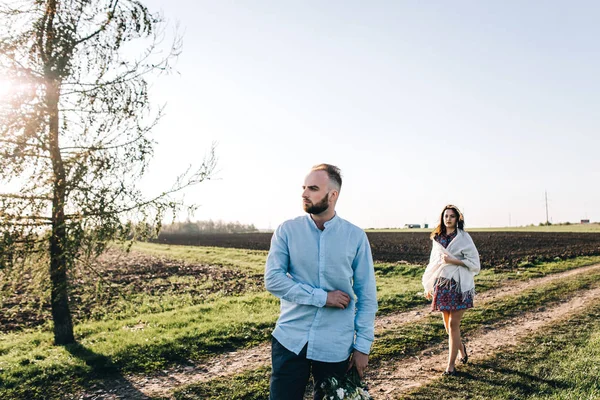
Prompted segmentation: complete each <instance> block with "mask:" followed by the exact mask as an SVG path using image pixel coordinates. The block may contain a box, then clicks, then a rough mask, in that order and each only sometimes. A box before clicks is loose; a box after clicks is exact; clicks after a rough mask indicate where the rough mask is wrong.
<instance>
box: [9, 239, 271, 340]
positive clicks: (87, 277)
mask: <svg viewBox="0 0 600 400" xmlns="http://www.w3.org/2000/svg"><path fill="white" fill-rule="evenodd" d="M98 275H100V276H101V278H100V277H99V276H98ZM172 277H189V278H193V282H194V284H193V285H192V284H189V283H182V282H173V281H172V280H170V279H169V278H172ZM22 278H23V279H19V280H18V282H19V283H18V285H16V287H15V288H11V289H10V290H4V291H3V293H2V294H3V296H1V298H2V308H1V310H0V332H9V331H15V330H21V329H25V328H31V327H35V326H39V325H42V324H43V323H44V322H45V321H49V320H50V303H49V298H50V296H49V288H48V287H43V286H44V285H45V286H47V285H48V280H47V279H46V280H45V281H42V283H40V284H38V286H37V287H36V284H35V283H32V279H31V278H28V277H27V276H24V277H22ZM39 285H41V286H42V287H39ZM70 285H71V287H70V299H71V312H72V314H73V319H74V321H75V322H77V321H82V320H85V319H89V318H92V319H93V318H95V317H98V318H101V317H102V316H103V315H104V313H106V310H111V312H115V311H118V310H115V307H117V303H118V302H119V301H121V296H124V297H126V298H128V297H131V296H133V295H135V294H137V293H148V294H152V295H161V294H164V295H167V294H169V295H176V294H180V293H186V294H187V295H190V296H191V297H192V298H193V299H194V301H195V302H196V303H202V302H203V301H204V299H205V298H206V297H208V296H210V295H211V294H214V293H221V294H224V295H236V294H241V293H244V292H248V291H259V290H264V284H263V277H262V275H260V276H255V275H248V274H245V273H243V272H240V271H236V270H233V269H229V268H226V267H223V266H221V265H203V264H191V263H187V262H183V261H177V260H171V259H167V258H164V257H156V256H151V255H148V254H144V253H141V252H135V251H132V252H130V253H125V252H123V251H120V250H117V249H110V250H108V251H107V252H106V253H105V254H103V255H102V256H100V257H99V258H98V260H97V261H95V262H94V263H93V264H92V265H91V266H89V267H86V266H84V265H77V266H76V267H75V268H74V270H73V271H72V273H71V276H70Z"/></svg>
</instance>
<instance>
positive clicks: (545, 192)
mask: <svg viewBox="0 0 600 400" xmlns="http://www.w3.org/2000/svg"><path fill="white" fill-rule="evenodd" d="M544 194H545V196H546V225H549V223H550V221H549V220H548V191H547V190H545V191H544Z"/></svg>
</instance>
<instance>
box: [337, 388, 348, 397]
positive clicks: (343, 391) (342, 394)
mask: <svg viewBox="0 0 600 400" xmlns="http://www.w3.org/2000/svg"><path fill="white" fill-rule="evenodd" d="M335 394H337V396H338V398H340V399H343V398H344V395H345V394H346V391H345V390H344V389H342V388H339V389H338V390H336V391H335Z"/></svg>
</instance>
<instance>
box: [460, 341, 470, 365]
mask: <svg viewBox="0 0 600 400" xmlns="http://www.w3.org/2000/svg"><path fill="white" fill-rule="evenodd" d="M462 345H463V349H464V353H463V354H464V355H465V356H464V357H461V358H460V362H461V363H463V364H466V363H468V362H469V355H468V354H467V346H466V345H465V342H462Z"/></svg>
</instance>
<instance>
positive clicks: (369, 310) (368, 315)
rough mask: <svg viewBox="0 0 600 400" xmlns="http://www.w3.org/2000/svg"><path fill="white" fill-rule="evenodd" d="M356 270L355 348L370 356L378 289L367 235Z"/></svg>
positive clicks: (357, 256) (355, 260)
mask: <svg viewBox="0 0 600 400" xmlns="http://www.w3.org/2000/svg"><path fill="white" fill-rule="evenodd" d="M352 269H353V270H354V293H355V294H356V316H355V318H354V329H355V332H356V338H355V340H354V348H355V349H356V350H358V351H360V352H361V353H364V354H369V352H370V351H371V345H372V344H373V340H375V313H376V312H377V287H376V285H375V268H374V267H373V256H372V255H371V245H370V244H369V240H368V238H367V235H366V234H365V233H364V232H363V238H362V240H361V242H360V245H359V247H358V251H357V252H356V257H355V258H354V262H353V263H352Z"/></svg>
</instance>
